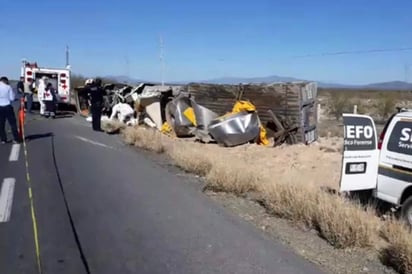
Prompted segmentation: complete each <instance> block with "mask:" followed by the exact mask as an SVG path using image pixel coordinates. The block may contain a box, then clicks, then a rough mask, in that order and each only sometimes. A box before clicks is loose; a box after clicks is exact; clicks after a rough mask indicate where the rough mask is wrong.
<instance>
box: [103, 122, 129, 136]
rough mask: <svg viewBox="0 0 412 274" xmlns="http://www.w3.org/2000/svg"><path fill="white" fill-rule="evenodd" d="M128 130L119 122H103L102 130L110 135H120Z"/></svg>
mask: <svg viewBox="0 0 412 274" xmlns="http://www.w3.org/2000/svg"><path fill="white" fill-rule="evenodd" d="M125 128H126V125H125V124H124V123H122V122H119V121H117V120H113V121H112V120H111V121H103V122H102V129H103V131H105V132H106V133H109V134H114V133H119V132H120V131H122V130H124V129H125Z"/></svg>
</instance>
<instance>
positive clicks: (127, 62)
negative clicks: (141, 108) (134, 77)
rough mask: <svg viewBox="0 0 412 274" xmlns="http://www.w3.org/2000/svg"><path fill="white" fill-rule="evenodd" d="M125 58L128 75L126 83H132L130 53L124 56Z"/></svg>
mask: <svg viewBox="0 0 412 274" xmlns="http://www.w3.org/2000/svg"><path fill="white" fill-rule="evenodd" d="M124 58H125V61H126V63H125V64H126V77H127V80H126V81H125V84H130V83H129V78H130V75H129V74H130V62H129V56H128V55H125V56H124Z"/></svg>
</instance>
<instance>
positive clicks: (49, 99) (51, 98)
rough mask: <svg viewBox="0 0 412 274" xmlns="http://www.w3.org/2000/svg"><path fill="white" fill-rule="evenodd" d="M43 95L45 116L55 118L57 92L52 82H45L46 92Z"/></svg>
mask: <svg viewBox="0 0 412 274" xmlns="http://www.w3.org/2000/svg"><path fill="white" fill-rule="evenodd" d="M43 97H44V102H45V104H46V117H47V118H49V117H52V118H53V119H54V118H56V104H57V92H56V89H55V88H54V87H53V85H52V83H48V84H47V86H46V93H45V94H44V96H43Z"/></svg>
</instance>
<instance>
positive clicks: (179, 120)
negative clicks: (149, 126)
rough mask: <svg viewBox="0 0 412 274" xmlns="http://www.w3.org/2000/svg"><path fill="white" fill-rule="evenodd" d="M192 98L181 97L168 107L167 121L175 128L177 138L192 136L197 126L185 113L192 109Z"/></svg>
mask: <svg viewBox="0 0 412 274" xmlns="http://www.w3.org/2000/svg"><path fill="white" fill-rule="evenodd" d="M190 103H191V102H190V98H188V97H185V96H180V97H177V98H175V99H174V100H172V101H170V102H169V103H167V105H166V111H165V113H166V121H167V123H168V124H169V125H170V126H171V127H172V128H173V131H174V132H175V134H176V136H177V137H186V136H192V135H193V134H192V133H191V128H193V127H194V126H195V125H194V124H193V123H192V122H191V121H189V120H188V119H187V118H186V117H185V116H184V114H183V113H184V111H185V110H186V109H188V108H190V107H191V105H190Z"/></svg>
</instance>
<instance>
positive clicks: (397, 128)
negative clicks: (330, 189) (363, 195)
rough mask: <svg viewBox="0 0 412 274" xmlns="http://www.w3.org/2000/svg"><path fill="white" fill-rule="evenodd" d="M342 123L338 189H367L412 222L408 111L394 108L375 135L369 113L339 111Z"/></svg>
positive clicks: (411, 113) (411, 129)
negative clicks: (342, 145)
mask: <svg viewBox="0 0 412 274" xmlns="http://www.w3.org/2000/svg"><path fill="white" fill-rule="evenodd" d="M343 123H344V149H343V160H342V163H343V165H342V172H341V181H340V191H342V192H343V191H346V192H357V191H364V190H370V191H371V193H372V195H373V196H374V197H376V198H377V199H379V200H382V201H385V202H387V203H389V204H391V205H393V207H395V208H397V209H400V216H401V217H402V219H403V220H405V221H406V223H408V224H409V225H410V226H412V111H411V110H406V109H398V112H397V113H395V114H393V115H392V116H391V117H390V118H389V120H388V121H387V122H386V124H385V126H384V128H383V130H382V132H381V134H380V136H379V138H378V136H377V132H376V127H375V123H374V121H373V119H372V118H371V117H369V116H366V115H358V114H343Z"/></svg>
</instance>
